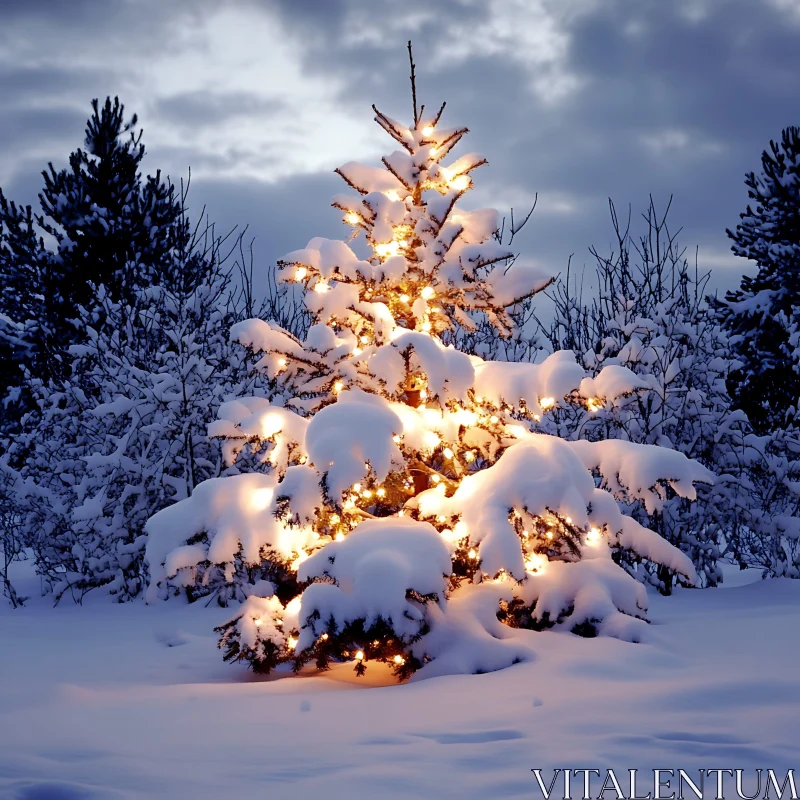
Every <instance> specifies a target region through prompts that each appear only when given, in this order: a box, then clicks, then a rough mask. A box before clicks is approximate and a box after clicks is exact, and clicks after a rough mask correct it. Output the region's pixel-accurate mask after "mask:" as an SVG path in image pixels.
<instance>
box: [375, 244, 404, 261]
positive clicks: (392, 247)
mask: <svg viewBox="0 0 800 800" xmlns="http://www.w3.org/2000/svg"><path fill="white" fill-rule="evenodd" d="M375 252H376V253H377V254H378V255H379V256H380V257H381V258H388V257H389V256H396V255H397V254H398V253H399V252H400V243H399V242H381V244H376V245H375Z"/></svg>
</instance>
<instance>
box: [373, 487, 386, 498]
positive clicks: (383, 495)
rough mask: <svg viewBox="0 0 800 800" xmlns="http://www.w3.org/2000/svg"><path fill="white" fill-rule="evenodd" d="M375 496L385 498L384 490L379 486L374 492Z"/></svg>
mask: <svg viewBox="0 0 800 800" xmlns="http://www.w3.org/2000/svg"><path fill="white" fill-rule="evenodd" d="M375 494H376V495H378V497H386V489H384V488H383V487H382V486H381V488H380V489H378V491H377V492H375Z"/></svg>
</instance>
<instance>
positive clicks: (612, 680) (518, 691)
mask: <svg viewBox="0 0 800 800" xmlns="http://www.w3.org/2000/svg"><path fill="white" fill-rule="evenodd" d="M26 570H27V565H21V566H20V567H19V568H18V569H17V570H16V573H15V577H17V578H18V588H19V589H20V590H21V591H22V593H23V594H27V595H32V596H33V599H32V600H30V601H29V604H28V606H27V607H26V608H23V609H21V610H13V609H11V608H10V606H8V605H6V604H0V641H2V642H3V646H2V647H0V675H2V678H3V679H2V681H0V796H2V797H4V798H16V799H17V800H20V799H21V798H28V799H29V800H30V798H50V799H51V800H67V798H93V799H94V798H180V797H192V798H200V799H203V798H215V799H216V798H221V797H237V798H265V797H269V798H271V799H272V798H279V799H281V798H308V797H326V798H348V800H352V798H362V797H363V798H371V797H381V798H404V800H407V798H410V797H414V798H445V797H448V798H449V797H458V798H472V797H475V798H487V797H503V798H529V797H541V794H540V793H539V789H538V787H537V786H536V784H535V779H534V777H533V775H532V773H531V772H530V770H531V768H534V767H540V768H542V769H543V770H544V772H543V776H544V777H545V778H546V779H548V778H549V776H550V775H551V774H552V773H551V772H550V770H551V769H552V768H554V767H565V766H566V767H571V768H576V769H577V768H584V767H592V768H595V767H596V768H598V769H601V770H605V769H607V768H614V769H615V770H618V771H619V772H618V774H624V772H623V771H624V770H626V769H629V768H634V767H636V768H639V769H644V770H652V769H653V768H665V767H667V768H675V769H677V768H683V769H686V770H687V771H688V770H695V771H696V770H698V769H700V768H717V767H731V768H733V767H736V768H742V769H746V770H753V769H755V768H757V767H761V768H770V767H771V768H773V769H775V770H776V771H777V770H782V771H783V772H784V774H785V771H786V770H787V769H788V768H790V767H792V768H795V769H796V768H797V764H798V761H800V684H798V682H797V677H796V664H797V659H798V656H799V655H800V646H798V641H797V637H796V635H795V632H796V631H797V630H798V628H800V582H798V581H790V580H787V579H778V580H772V581H764V582H762V581H758V580H756V581H755V582H754V583H750V584H747V585H741V586H736V585H735V584H736V583H739V582H741V581H742V580H750V579H752V574H751V573H739V572H736V571H734V572H733V573H730V574H728V575H726V578H729V579H731V583H732V584H733V585H734V588H730V589H705V590H681V591H679V592H678V593H677V594H676V595H675V596H673V597H670V598H662V597H660V596H657V595H651V596H650V598H649V599H650V607H651V610H650V616H651V618H652V624H650V625H646V626H644V628H645V636H644V641H643V642H642V643H640V644H631V643H629V642H624V641H620V640H619V639H615V638H609V637H599V638H596V639H582V638H580V637H577V636H573V635H571V634H568V633H561V632H553V631H547V632H544V633H533V632H528V631H512V630H510V629H506V630H505V631H503V633H504V634H505V635H507V636H508V637H509V638H507V639H505V640H503V643H504V644H505V645H506V646H508V647H509V648H516V649H519V650H520V652H521V653H522V652H526V653H528V657H527V660H524V661H523V662H522V663H519V664H517V665H516V666H513V667H510V668H508V669H504V670H501V671H499V672H490V673H488V674H479V675H450V676H443V677H432V675H433V673H428V679H425V674H424V672H423V673H422V674H420V679H419V680H416V681H414V682H412V683H409V684H404V685H397V684H396V683H395V682H394V680H393V679H392V677H391V676H390V675H389V674H388V668H382V667H381V666H380V665H377V664H370V665H369V666H368V670H367V674H366V676H365V677H364V678H363V679H358V678H356V677H355V675H354V674H353V671H352V665H340V666H337V667H335V668H334V669H333V670H331V671H330V672H329V673H326V674H324V675H322V676H311V675H306V674H302V675H300V676H288V677H272V678H269V679H264V678H258V677H256V676H254V675H253V674H252V673H250V672H248V671H247V670H246V669H245V667H244V666H241V665H236V666H230V665H226V664H224V663H223V662H222V660H221V658H220V654H219V651H218V650H217V649H216V636H215V635H214V634H213V632H212V630H211V629H212V627H213V626H214V625H216V624H219V623H220V622H222V621H223V620H225V619H226V618H228V617H229V616H230V614H231V611H232V609H231V608H227V609H224V608H216V607H214V606H210V607H208V608H206V607H205V606H204V605H203V604H202V603H196V604H194V605H191V606H187V605H182V604H181V603H177V602H174V603H158V604H155V605H150V606H147V605H146V604H145V603H144V602H141V601H134V602H131V603H125V604H115V603H110V602H108V598H104V597H96V598H95V597H91V596H90V597H89V598H87V600H86V604H85V605H84V606H83V607H80V606H76V605H73V604H72V603H66V602H65V603H62V604H61V605H60V606H58V607H56V608H52V607H51V606H50V604H49V602H48V601H47V600H46V599H39V598H37V597H36V595H37V593H38V582H37V581H36V579H35V578H33V577H32V576H30V577H28V576H27V574H22V572H23V571H26ZM485 589H486V590H487V591H499V588H498V585H497V584H495V585H491V586H487V587H485ZM452 604H453V603H452V602H451V605H452ZM482 605H484V606H488V605H489V604H486V603H483V604H482ZM465 619H466V620H467V621H468V624H470V625H472V626H474V625H475V622H474V616H473V615H472V614H471V613H469V614H466V616H465ZM488 622H489V623H491V620H489V621H488ZM643 625H644V624H643ZM470 634H471V635H474V636H475V637H479V631H470ZM443 635H444V634H443ZM485 635H489V634H485ZM464 638H465V632H464V631H459V632H458V639H459V640H460V641H463V640H464ZM459 658H460V657H459ZM436 663H437V662H432V664H431V666H434V665H435V664H436ZM476 668H484V669H490V668H491V665H490V664H483V665H481V664H476ZM690 774H691V773H690ZM750 774H751V775H752V774H753V773H752V772H751V773H750ZM650 775H652V772H651V773H650ZM593 780H594V778H593ZM594 788H595V787H594V786H593V791H594ZM598 788H599V787H598ZM650 788H652V787H650ZM593 796H594V795H593ZM733 796H735V794H734V795H733Z"/></svg>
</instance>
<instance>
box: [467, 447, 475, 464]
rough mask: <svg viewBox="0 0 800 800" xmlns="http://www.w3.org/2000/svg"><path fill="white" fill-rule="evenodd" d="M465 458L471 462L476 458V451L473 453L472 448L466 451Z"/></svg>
mask: <svg viewBox="0 0 800 800" xmlns="http://www.w3.org/2000/svg"><path fill="white" fill-rule="evenodd" d="M464 460H465V461H468V462H470V463H471V462H473V461H474V460H475V453H473V452H472V450H468V451H467V452H466V453H464Z"/></svg>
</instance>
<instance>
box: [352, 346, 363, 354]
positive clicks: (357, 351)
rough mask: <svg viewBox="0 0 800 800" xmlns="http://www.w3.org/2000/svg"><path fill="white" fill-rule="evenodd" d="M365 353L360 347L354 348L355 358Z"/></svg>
mask: <svg viewBox="0 0 800 800" xmlns="http://www.w3.org/2000/svg"><path fill="white" fill-rule="evenodd" d="M363 352H364V351H363V350H362V349H361V348H360V347H354V348H353V355H354V356H360V355H361V354H362V353H363Z"/></svg>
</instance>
